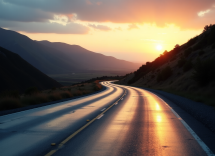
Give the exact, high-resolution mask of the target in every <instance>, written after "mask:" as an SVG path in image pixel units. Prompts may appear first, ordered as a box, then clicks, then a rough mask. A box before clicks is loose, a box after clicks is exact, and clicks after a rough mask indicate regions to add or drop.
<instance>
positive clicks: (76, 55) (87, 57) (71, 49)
mask: <svg viewBox="0 0 215 156" xmlns="http://www.w3.org/2000/svg"><path fill="white" fill-rule="evenodd" d="M38 42H39V43H42V44H43V45H46V46H48V47H52V48H54V49H57V50H59V51H61V52H62V53H63V54H64V56H65V58H64V59H65V60H70V59H74V60H78V62H79V64H80V66H81V67H83V68H85V69H87V70H112V71H113V70H124V71H132V70H135V69H136V68H137V67H138V66H139V64H135V63H132V62H129V61H124V60H119V59H116V58H114V57H111V56H105V55H103V54H99V53H95V52H92V51H89V50H87V49H84V48H82V47H80V46H78V45H69V44H66V43H60V42H49V41H38Z"/></svg>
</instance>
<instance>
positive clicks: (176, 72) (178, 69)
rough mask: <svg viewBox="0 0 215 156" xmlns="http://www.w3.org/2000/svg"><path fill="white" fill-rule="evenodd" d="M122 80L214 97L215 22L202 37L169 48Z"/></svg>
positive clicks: (154, 87) (123, 81)
mask: <svg viewBox="0 0 215 156" xmlns="http://www.w3.org/2000/svg"><path fill="white" fill-rule="evenodd" d="M118 83H120V84H125V85H133V86H139V87H147V88H153V89H160V90H164V91H169V92H173V93H177V94H183V95H186V96H192V97H193V98H194V99H196V100H197V101H202V99H201V97H209V99H210V98H214V92H215V25H209V26H206V27H205V28H204V31H203V33H202V34H200V35H199V36H196V37H194V38H192V39H190V40H189V41H188V42H187V43H185V44H183V45H181V46H179V45H176V46H175V48H174V49H173V50H171V51H169V52H168V51H165V52H164V53H163V54H161V55H160V56H159V57H158V58H156V59H155V60H154V61H152V62H147V63H146V64H145V65H142V66H141V67H140V68H139V69H138V70H136V71H135V72H134V73H132V74H130V75H128V76H127V77H126V78H125V79H123V80H121V81H119V82H118Z"/></svg>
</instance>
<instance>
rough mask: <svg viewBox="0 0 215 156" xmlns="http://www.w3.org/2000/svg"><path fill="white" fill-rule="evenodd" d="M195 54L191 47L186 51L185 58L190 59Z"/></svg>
mask: <svg viewBox="0 0 215 156" xmlns="http://www.w3.org/2000/svg"><path fill="white" fill-rule="evenodd" d="M192 52H193V49H192V48H191V47H190V48H188V49H186V50H185V51H184V56H185V57H188V56H189V55H190V54H191V53H192Z"/></svg>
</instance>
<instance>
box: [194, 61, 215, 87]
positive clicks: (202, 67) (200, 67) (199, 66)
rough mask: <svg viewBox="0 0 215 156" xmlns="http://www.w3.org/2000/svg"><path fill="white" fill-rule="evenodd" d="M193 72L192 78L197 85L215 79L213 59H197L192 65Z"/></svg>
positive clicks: (214, 62)
mask: <svg viewBox="0 0 215 156" xmlns="http://www.w3.org/2000/svg"><path fill="white" fill-rule="evenodd" d="M194 70H195V71H194V73H193V75H192V78H193V79H194V80H195V81H196V82H197V83H198V84H199V85H206V84H208V83H209V82H211V81H214V80H215V61H214V60H210V59H209V60H206V61H200V60H198V61H197V62H196V63H195V66H194Z"/></svg>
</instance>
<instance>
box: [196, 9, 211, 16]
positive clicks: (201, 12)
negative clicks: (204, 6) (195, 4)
mask: <svg viewBox="0 0 215 156" xmlns="http://www.w3.org/2000/svg"><path fill="white" fill-rule="evenodd" d="M210 11H211V10H210V9H208V10H205V11H200V12H199V13H198V16H199V17H203V16H205V14H207V13H209V12H210Z"/></svg>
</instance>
